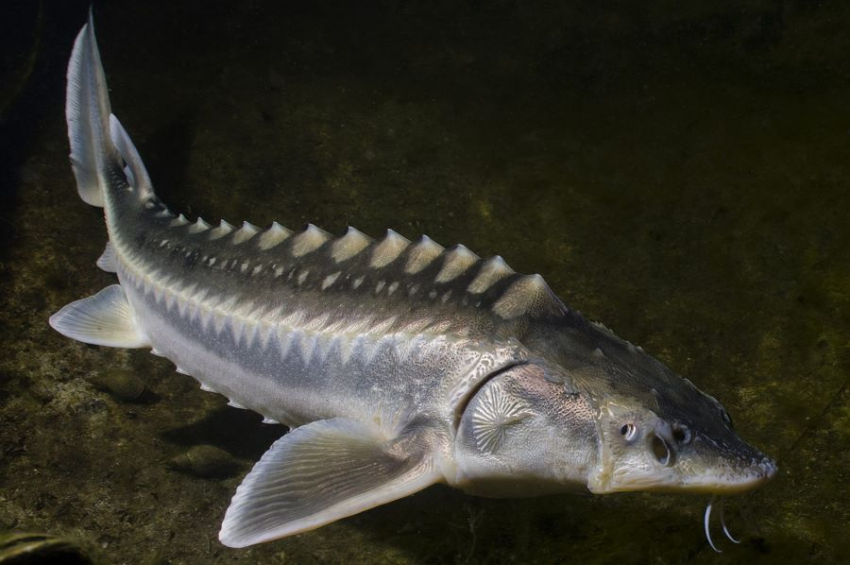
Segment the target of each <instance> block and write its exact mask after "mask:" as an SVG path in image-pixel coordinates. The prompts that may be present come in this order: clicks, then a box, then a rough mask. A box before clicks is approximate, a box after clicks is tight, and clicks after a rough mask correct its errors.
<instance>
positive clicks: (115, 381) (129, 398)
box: [91, 369, 147, 402]
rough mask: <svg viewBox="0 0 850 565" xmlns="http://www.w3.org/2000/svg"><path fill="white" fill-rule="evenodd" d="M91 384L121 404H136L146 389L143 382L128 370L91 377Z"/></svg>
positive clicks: (104, 372) (110, 370) (118, 370)
mask: <svg viewBox="0 0 850 565" xmlns="http://www.w3.org/2000/svg"><path fill="white" fill-rule="evenodd" d="M91 383H92V384H94V385H95V386H96V387H97V388H98V389H100V390H102V391H104V392H108V393H109V394H110V395H112V396H113V397H114V398H115V399H117V400H120V401H122V402H138V401H139V400H140V399H141V397H142V395H143V394H144V393H145V390H146V388H147V387H146V385H145V381H143V380H142V379H141V378H140V377H138V376H137V375H136V373H135V372H133V371H131V370H130V369H109V370H106V371H103V372H101V373H98V374H97V375H95V376H94V377H92V378H91Z"/></svg>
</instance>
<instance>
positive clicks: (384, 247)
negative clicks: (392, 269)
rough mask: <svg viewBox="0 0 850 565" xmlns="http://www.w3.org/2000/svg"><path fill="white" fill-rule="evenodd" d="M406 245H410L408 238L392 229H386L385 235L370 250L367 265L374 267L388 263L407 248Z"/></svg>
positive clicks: (377, 267) (378, 267)
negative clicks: (369, 259) (370, 253)
mask: <svg viewBox="0 0 850 565" xmlns="http://www.w3.org/2000/svg"><path fill="white" fill-rule="evenodd" d="M408 245H410V240H409V239H407V238H406V237H404V236H401V235H399V234H398V233H396V232H395V231H393V230H387V235H386V236H384V239H382V240H381V241H380V242H379V243H378V244H377V245H375V247H374V249H373V250H372V259H371V261H370V263H369V265H370V266H371V267H372V268H374V269H380V268H381V267H385V266H387V265H389V264H390V263H392V262H393V261H395V260H396V259H398V256H399V255H401V254H402V252H404V250H405V249H407V246H408Z"/></svg>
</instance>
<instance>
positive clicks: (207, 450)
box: [169, 445, 241, 479]
mask: <svg viewBox="0 0 850 565" xmlns="http://www.w3.org/2000/svg"><path fill="white" fill-rule="evenodd" d="M169 467H171V468H172V469H175V470H177V471H181V472H183V473H186V474H189V475H194V476H196V477H203V478H207V479H209V478H226V477H232V476H233V475H235V474H236V473H237V472H238V471H239V468H240V467H241V465H240V463H239V461H238V460H237V459H236V458H234V457H233V456H232V455H230V454H229V453H228V452H226V451H224V450H223V449H219V448H218V447H215V446H213V445H196V446H194V447H192V448H191V449H190V450H189V451H187V452H186V453H182V454H180V455H178V456H177V457H175V458H174V459H172V460H171V461H169Z"/></svg>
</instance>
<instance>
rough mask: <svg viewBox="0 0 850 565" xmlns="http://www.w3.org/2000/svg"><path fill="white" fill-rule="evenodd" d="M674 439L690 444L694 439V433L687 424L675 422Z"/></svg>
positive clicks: (677, 441)
mask: <svg viewBox="0 0 850 565" xmlns="http://www.w3.org/2000/svg"><path fill="white" fill-rule="evenodd" d="M673 439H674V440H676V443H678V444H679V445H688V444H689V443H691V440H692V439H693V434H692V433H691V430H690V429H689V428H688V427H687V426H684V425H682V424H675V425H674V426H673Z"/></svg>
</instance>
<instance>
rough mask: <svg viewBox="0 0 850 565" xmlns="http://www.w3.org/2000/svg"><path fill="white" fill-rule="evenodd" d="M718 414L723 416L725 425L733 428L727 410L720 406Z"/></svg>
mask: <svg viewBox="0 0 850 565" xmlns="http://www.w3.org/2000/svg"><path fill="white" fill-rule="evenodd" d="M720 415H721V416H722V417H723V421H724V422H725V423H726V425H727V426H729V428H731V429H734V428H735V426H733V425H732V416H730V415H729V412H727V411H726V410H724V409H723V408H721V409H720Z"/></svg>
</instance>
